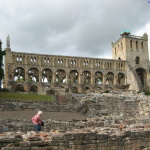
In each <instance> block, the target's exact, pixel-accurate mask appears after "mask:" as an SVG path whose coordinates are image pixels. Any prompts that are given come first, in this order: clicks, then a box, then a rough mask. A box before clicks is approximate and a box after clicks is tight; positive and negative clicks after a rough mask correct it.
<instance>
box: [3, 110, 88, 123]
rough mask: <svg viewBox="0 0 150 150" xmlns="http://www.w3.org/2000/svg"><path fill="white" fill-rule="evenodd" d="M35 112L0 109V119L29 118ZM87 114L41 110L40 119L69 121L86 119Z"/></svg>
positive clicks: (35, 112)
mask: <svg viewBox="0 0 150 150" xmlns="http://www.w3.org/2000/svg"><path fill="white" fill-rule="evenodd" d="M36 114H37V111H29V110H28V111H1V112H0V119H4V118H6V119H12V118H17V119H31V118H32V117H33V116H34V115H36ZM86 118H87V116H84V115H83V114H80V113H73V112H43V114H42V119H43V120H47V119H52V120H62V121H69V120H72V119H77V120H83V119H86Z"/></svg>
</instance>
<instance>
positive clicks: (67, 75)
mask: <svg viewBox="0 0 150 150" xmlns="http://www.w3.org/2000/svg"><path fill="white" fill-rule="evenodd" d="M68 82H69V73H67V72H66V83H68Z"/></svg>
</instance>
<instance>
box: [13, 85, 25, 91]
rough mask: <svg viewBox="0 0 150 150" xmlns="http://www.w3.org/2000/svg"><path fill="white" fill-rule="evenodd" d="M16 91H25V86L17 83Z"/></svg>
mask: <svg viewBox="0 0 150 150" xmlns="http://www.w3.org/2000/svg"><path fill="white" fill-rule="evenodd" d="M15 92H24V87H23V85H21V84H18V85H16V88H15Z"/></svg>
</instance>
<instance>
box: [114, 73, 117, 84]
mask: <svg viewBox="0 0 150 150" xmlns="http://www.w3.org/2000/svg"><path fill="white" fill-rule="evenodd" d="M116 84H117V76H116V75H115V76H114V85H116Z"/></svg>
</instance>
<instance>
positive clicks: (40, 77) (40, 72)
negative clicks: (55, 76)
mask: <svg viewBox="0 0 150 150" xmlns="http://www.w3.org/2000/svg"><path fill="white" fill-rule="evenodd" d="M39 82H42V71H41V70H39Z"/></svg>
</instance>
